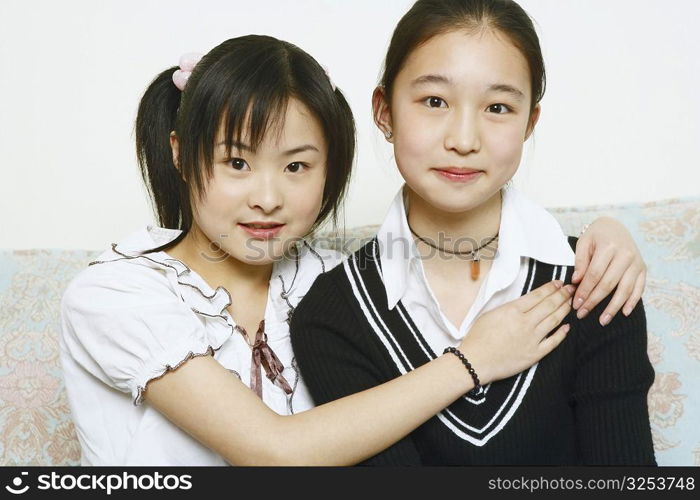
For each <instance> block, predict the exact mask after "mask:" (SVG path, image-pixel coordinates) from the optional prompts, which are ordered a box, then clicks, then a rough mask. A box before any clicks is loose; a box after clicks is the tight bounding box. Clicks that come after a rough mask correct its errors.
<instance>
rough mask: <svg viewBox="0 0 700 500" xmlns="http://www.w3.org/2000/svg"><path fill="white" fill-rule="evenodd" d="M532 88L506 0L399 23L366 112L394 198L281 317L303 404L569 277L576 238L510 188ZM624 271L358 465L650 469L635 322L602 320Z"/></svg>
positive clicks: (511, 317)
mask: <svg viewBox="0 0 700 500" xmlns="http://www.w3.org/2000/svg"><path fill="white" fill-rule="evenodd" d="M544 82H545V74H544V65H543V61H542V54H541V50H540V46H539V41H538V38H537V35H536V33H535V30H534V28H533V25H532V22H531V20H530V19H529V17H528V15H527V14H526V13H525V12H524V11H523V10H522V8H521V7H520V6H519V5H518V4H516V3H515V2H513V1H511V0H419V1H418V2H416V4H415V5H414V6H413V7H412V9H411V10H410V11H409V12H408V13H407V14H406V15H405V16H404V17H403V18H402V20H401V21H400V22H399V24H398V26H397V28H396V30H395V32H394V35H393V38H392V41H391V44H390V47H389V50H388V54H387V57H386V64H385V69H384V74H383V77H382V79H381V85H380V86H379V87H377V89H376V90H375V92H374V96H373V106H374V117H375V121H376V124H377V126H378V127H379V128H380V130H381V131H382V132H383V133H384V135H385V137H386V139H387V140H388V141H389V142H390V143H392V144H393V147H394V153H395V158H396V163H397V165H398V168H399V170H400V172H401V174H402V176H403V177H404V179H405V181H406V185H405V186H404V188H403V190H402V192H401V193H399V194H398V195H397V198H396V200H395V201H394V205H392V208H391V209H390V213H389V215H388V217H387V219H386V221H385V223H384V224H383V225H382V228H381V229H380V231H379V233H378V235H377V237H376V238H375V239H374V240H372V241H371V242H370V243H368V244H367V245H365V246H364V247H363V248H361V249H360V250H359V251H358V252H356V253H355V254H354V255H352V256H351V257H350V258H349V259H348V261H346V262H345V263H344V265H343V266H339V267H337V268H335V269H334V270H332V271H331V272H329V273H327V274H325V275H322V276H320V277H319V278H318V279H317V280H316V282H315V284H314V286H313V287H312V289H311V290H310V291H309V293H308V294H307V295H306V297H305V298H304V299H303V300H302V302H301V303H300V305H299V306H298V308H297V310H296V312H295V315H294V317H293V320H292V325H291V334H292V344H293V348H294V351H295V354H296V357H297V361H298V363H299V366H300V368H301V372H302V375H303V376H304V379H305V380H306V382H307V385H308V387H309V389H310V391H311V394H312V396H313V397H314V400H315V402H316V403H317V404H322V403H325V402H327V401H331V400H334V399H336V398H340V397H342V396H346V395H349V394H353V393H355V392H359V391H362V390H365V389H368V388H370V387H373V386H375V385H379V384H381V383H384V382H386V381H388V380H391V379H393V378H395V377H397V376H400V375H402V374H405V373H409V372H411V371H412V370H414V369H416V368H418V367H420V366H422V365H424V364H425V363H427V362H429V361H430V360H432V359H435V358H437V357H439V356H440V355H441V354H443V349H445V348H448V349H445V353H447V354H450V355H451V354H455V355H457V356H460V355H461V353H460V352H459V351H455V350H449V348H454V346H457V345H458V344H459V343H460V341H462V342H463V340H464V339H465V338H469V336H471V335H473V333H474V330H473V328H474V326H475V325H476V324H477V323H478V321H477V320H478V319H479V318H484V317H486V315H485V314H484V313H486V312H487V311H491V310H493V309H495V308H496V307H498V306H500V309H497V310H498V311H499V318H498V319H499V320H500V324H503V325H507V324H516V325H517V324H518V321H522V317H521V316H520V315H519V313H520V310H519V309H518V307H517V306H512V307H510V308H509V307H508V304H517V303H518V301H517V300H515V299H517V298H518V297H520V296H521V295H526V294H527V293H529V292H530V291H532V290H534V289H535V288H537V287H538V286H541V285H542V284H544V283H546V282H547V281H549V280H551V279H556V278H559V279H562V280H563V281H564V282H565V283H571V282H572V281H573V271H574V267H573V264H574V254H573V252H572V249H573V248H575V245H576V239H575V238H574V239H571V240H570V241H567V239H566V237H565V236H564V235H563V233H562V232H561V229H560V228H559V227H558V226H557V225H556V223H555V222H554V220H553V218H552V217H551V216H549V215H548V214H547V213H546V212H545V211H544V210H543V209H541V208H539V207H537V206H536V205H534V204H533V203H531V202H529V201H528V200H527V199H526V198H524V197H523V196H522V195H520V194H519V193H517V191H515V190H514V189H511V188H509V187H508V184H509V180H510V179H511V178H512V176H513V175H514V174H515V172H516V170H517V168H518V165H519V163H520V159H521V154H522V145H523V142H524V141H525V140H526V139H527V138H528V137H529V136H530V134H532V132H533V130H534V127H535V125H536V123H537V121H538V119H539V116H540V104H539V102H540V100H541V98H542V95H543V93H544ZM397 241H398V242H401V243H402V245H401V248H399V249H398V251H397V247H396V242H397ZM406 243H407V244H406ZM569 245H571V248H569ZM633 274H634V273H631V274H630V275H627V274H625V275H624V276H623V278H622V281H621V282H620V285H619V286H618V290H617V292H615V293H614V294H610V295H609V296H608V298H607V299H606V300H604V301H603V302H602V303H601V304H600V305H598V306H597V307H596V308H595V309H593V310H592V311H591V312H592V313H595V314H588V310H587V305H586V304H585V303H584V304H583V305H582V304H581V301H578V302H577V301H575V302H574V306H575V308H576V309H578V310H577V311H573V312H571V313H570V314H569V315H568V317H567V318H566V319H564V320H563V321H562V323H567V324H570V325H571V337H572V338H571V339H569V340H568V341H567V342H565V343H564V344H563V346H562V347H561V348H560V349H557V350H555V351H554V352H553V353H552V354H551V355H549V356H548V357H546V358H544V359H543V360H542V361H540V362H539V363H538V364H535V365H534V366H532V367H531V368H529V369H527V370H525V371H523V372H521V373H519V374H517V375H514V376H512V377H507V378H504V379H502V380H497V381H496V380H495V379H493V378H492V377H491V376H490V375H489V380H494V381H493V383H490V384H486V385H485V386H484V387H481V386H480V384H479V374H480V373H489V374H490V373H493V371H494V370H497V368H498V364H499V363H498V361H495V362H494V360H493V359H491V360H488V362H487V361H485V360H482V359H479V358H478V357H476V355H475V356H471V353H468V352H464V355H466V359H465V358H462V357H461V356H460V359H462V360H463V361H464V364H465V366H466V367H467V368H468V369H469V374H467V372H465V376H471V377H472V378H473V380H474V384H475V390H472V391H470V392H469V393H468V394H467V395H465V396H464V397H462V398H460V399H459V400H457V401H456V402H455V403H453V404H452V405H451V406H449V407H448V408H447V409H445V410H443V411H441V412H440V413H439V414H437V415H436V416H435V417H434V418H432V419H431V420H429V421H428V422H427V423H426V424H424V425H422V426H421V427H419V428H418V429H417V430H416V431H414V432H413V433H412V434H411V435H410V436H408V437H406V438H405V439H403V440H402V441H400V442H399V443H397V444H396V445H394V446H392V447H391V448H389V449H388V450H386V451H384V452H382V453H380V454H379V455H377V456H375V457H374V458H372V459H370V460H369V461H367V462H366V463H368V464H654V463H655V460H654V453H653V447H652V440H651V432H650V427H649V421H648V411H647V406H646V396H647V392H648V390H649V387H650V386H651V384H652V382H653V379H654V372H653V369H652V367H651V365H650V363H649V360H648V357H647V354H646V324H645V316H644V310H643V307H642V305H641V303H639V304H637V305H636V307H634V308H631V307H630V303H628V304H627V305H626V307H625V309H623V312H624V315H623V316H619V317H616V318H615V319H611V314H610V310H611V309H614V308H615V307H617V304H619V302H620V296H621V295H622V293H623V290H625V289H629V288H631V287H632V286H634V280H635V278H634V276H633ZM510 301H514V302H510ZM504 304H505V306H504ZM495 324H498V322H496V323H494V326H495ZM549 326H550V328H551V330H552V331H556V330H557V328H559V327H560V325H558V324H557V325H555V324H552V325H549ZM523 327H525V325H523ZM469 361H470V362H471V364H469ZM406 397H407V398H410V397H411V396H410V395H408V394H407V395H406ZM362 437H363V436H358V439H362Z"/></svg>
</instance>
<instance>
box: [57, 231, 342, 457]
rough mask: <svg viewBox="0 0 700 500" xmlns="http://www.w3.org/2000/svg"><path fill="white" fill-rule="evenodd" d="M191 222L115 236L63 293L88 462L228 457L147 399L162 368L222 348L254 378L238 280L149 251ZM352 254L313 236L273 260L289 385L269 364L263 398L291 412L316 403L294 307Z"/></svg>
mask: <svg viewBox="0 0 700 500" xmlns="http://www.w3.org/2000/svg"><path fill="white" fill-rule="evenodd" d="M179 234H180V231H179V230H172V229H164V228H160V227H154V226H147V227H146V228H145V229H143V230H141V231H138V232H136V233H135V234H133V235H131V236H129V237H128V238H126V239H125V240H123V241H121V242H120V243H118V244H113V245H112V248H111V249H110V250H107V251H106V252H104V253H103V254H102V255H100V256H99V258H98V259H97V261H95V262H92V263H91V264H90V266H89V267H88V268H87V269H85V270H83V271H82V272H81V273H80V274H78V276H77V277H76V278H75V279H74V280H73V281H72V282H71V283H70V284H69V286H68V288H67V289H66V292H65V294H64V295H63V300H62V301H61V319H62V332H61V337H60V352H61V362H62V365H63V372H64V376H65V384H66V390H67V394H68V401H69V404H70V407H71V411H72V414H73V421H74V423H75V427H76V431H77V434H78V439H79V441H80V444H81V448H82V459H81V463H82V464H83V465H226V462H225V461H224V460H223V458H222V457H221V456H219V455H218V454H216V453H214V452H213V451H211V450H210V449H208V448H206V447H205V446H203V445H202V444H200V443H199V442H198V441H197V440H195V439H194V438H192V437H191V436H189V435H188V434H187V433H185V432H184V431H182V430H180V429H179V428H178V427H177V426H175V425H174V424H172V423H171V422H170V421H169V420H168V419H166V418H165V417H164V416H163V415H161V414H160V413H159V412H158V411H156V410H155V409H153V408H152V407H150V406H149V405H148V404H141V403H142V399H143V398H142V395H143V394H142V393H143V390H144V388H145V387H146V384H147V383H148V382H149V381H150V380H153V379H155V378H158V377H160V376H162V375H163V374H164V373H166V372H167V371H168V370H171V369H175V368H177V367H178V366H179V365H180V364H182V363H183V362H185V361H186V360H188V359H190V358H192V357H193V356H200V355H208V354H213V356H214V359H216V360H217V361H218V362H219V363H221V364H222V365H223V366H224V367H225V368H227V369H228V370H230V371H231V372H232V373H234V374H235V375H236V376H238V377H239V378H240V379H241V380H242V381H243V383H244V384H246V385H247V386H249V387H250V386H251V364H252V363H251V361H252V359H251V357H252V349H251V347H250V345H249V344H248V343H247V341H246V339H245V338H244V337H243V335H241V334H240V332H239V331H238V329H237V328H236V324H235V322H234V321H233V318H232V317H231V315H230V314H229V312H228V311H227V309H226V308H227V307H228V306H229V305H230V304H231V297H230V295H229V293H228V291H226V289H225V288H223V287H219V288H217V289H216V290H214V289H212V288H211V287H210V286H209V285H208V284H207V283H206V282H205V281H204V279H203V278H202V277H201V276H199V275H198V274H197V273H196V272H194V271H193V270H191V269H189V268H188V267H187V266H186V265H185V264H183V263H182V262H181V261H179V260H176V259H172V258H170V256H169V255H168V254H167V253H166V252H154V253H147V254H145V255H138V253H139V252H140V251H143V250H148V249H152V248H156V247H159V246H161V245H163V244H165V243H167V242H170V241H172V240H174V239H175V238H176V237H177V236H178V235H179ZM341 257H342V255H341V254H340V253H338V252H335V251H331V250H325V249H316V248H312V247H310V246H309V245H308V244H306V243H304V244H302V245H300V249H299V252H298V256H297V258H296V259H285V260H282V261H277V262H275V264H274V266H273V271H272V276H271V279H270V287H269V295H268V300H267V306H266V308H265V332H266V333H267V344H268V346H269V347H270V348H271V350H272V351H273V352H274V354H275V355H276V356H277V357H278V358H279V360H280V361H281V363H282V365H283V366H284V368H283V370H282V372H281V375H282V376H283V377H284V379H285V380H286V381H287V382H288V385H287V387H286V390H285V387H283V386H284V385H285V384H280V383H279V380H278V383H277V384H274V383H273V382H271V381H270V379H268V377H267V376H266V373H265V370H263V372H262V377H261V380H262V398H263V401H264V402H265V403H266V404H267V405H268V406H269V407H270V408H272V409H273V410H274V411H276V412H277V413H279V414H291V413H298V412H300V411H304V410H307V409H309V408H311V407H312V406H313V402H312V400H311V397H310V396H309V393H308V391H307V389H306V387H305V385H304V383H303V381H302V380H301V379H300V377H299V372H298V370H297V367H296V363H295V361H294V355H293V353H292V346H291V342H290V339H289V325H288V319H289V317H290V315H291V312H292V311H293V308H294V307H296V305H297V304H298V303H299V301H300V300H301V298H302V297H303V296H304V295H305V294H306V292H307V291H308V289H309V288H310V286H311V284H312V283H313V282H314V280H315V279H316V277H317V276H318V275H319V274H320V273H321V272H324V271H327V270H330V269H331V268H333V267H334V266H335V265H336V264H338V263H339V262H340V260H341ZM233 307H235V304H234V305H233ZM255 333H256V332H250V335H251V337H252V336H253V335H255ZM290 389H291V391H290Z"/></svg>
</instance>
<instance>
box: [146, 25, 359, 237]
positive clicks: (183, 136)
mask: <svg viewBox="0 0 700 500" xmlns="http://www.w3.org/2000/svg"><path fill="white" fill-rule="evenodd" d="M177 69H178V68H177V67H172V68H168V69H167V70H165V71H163V72H162V73H161V74H159V75H158V76H157V77H156V78H155V80H153V82H151V84H150V85H149V87H148V89H146V92H145V93H144V95H143V98H142V99H141V103H140V104H139V109H138V115H137V118H136V153H137V157H138V162H139V166H140V168H141V175H142V177H143V180H144V182H145V184H146V187H147V189H148V192H149V195H150V197H151V201H152V203H153V208H154V210H155V212H156V215H157V217H158V221H159V224H160V225H161V226H163V227H166V228H169V229H180V230H182V233H181V234H180V235H179V236H178V237H177V238H176V239H175V240H173V241H171V242H169V243H167V244H166V245H163V246H161V247H158V248H156V249H153V250H150V251H160V250H164V249H166V248H169V247H171V246H173V245H175V244H176V243H178V242H179V241H181V240H182V239H183V238H184V237H185V236H186V235H187V233H188V232H189V230H190V229H191V227H192V207H191V204H190V199H191V197H192V195H197V196H201V195H202V194H203V193H204V190H205V186H206V181H207V180H208V179H210V178H211V175H212V163H213V157H214V147H215V144H214V143H215V141H216V136H217V133H218V129H219V127H220V124H225V134H226V147H227V148H228V149H229V150H230V149H231V148H232V145H233V144H234V143H236V142H241V136H242V134H243V133H244V132H247V133H248V136H247V138H246V139H247V142H249V143H250V144H248V145H249V146H250V147H251V148H252V149H253V151H255V149H256V148H257V147H258V146H259V145H260V143H261V142H262V141H263V139H264V137H265V134H266V132H267V130H268V129H269V127H271V126H274V125H275V124H276V123H278V122H279V121H280V120H283V119H284V113H285V111H286V109H287V103H288V101H289V99H290V98H295V99H298V100H299V101H300V102H302V103H303V104H304V105H305V106H306V107H307V108H308V109H309V111H310V112H311V113H312V114H313V115H314V116H315V117H316V119H317V120H318V121H319V123H320V124H321V127H322V130H323V133H324V136H325V140H326V144H327V145H328V157H327V162H326V165H327V173H326V184H325V187H324V191H323V199H322V203H321V211H320V213H319V215H318V218H317V219H316V221H315V223H314V225H313V228H312V230H313V229H315V228H317V227H318V226H319V225H321V224H322V223H323V222H324V221H325V220H327V219H328V218H329V217H331V218H332V220H333V222H336V217H337V214H338V210H339V207H340V206H341V204H342V200H343V198H344V196H345V193H346V191H347V187H348V183H349V180H350V174H351V171H352V164H353V159H354V155H355V122H354V119H353V116H352V111H351V110H350V106H349V105H348V103H347V101H346V100H345V97H344V96H343V94H342V92H340V90H337V89H334V88H333V85H332V83H331V82H330V80H329V78H328V75H327V74H326V73H325V71H324V69H323V68H322V67H321V66H320V65H319V63H318V62H317V61H316V60H315V59H314V58H313V57H311V56H310V55H309V54H307V53H306V52H304V51H303V50H301V49H300V48H298V47H296V46H295V45H292V44H291V43H288V42H285V41H282V40H278V39H276V38H273V37H269V36H259V35H248V36H242V37H238V38H232V39H230V40H226V41H225V42H223V43H222V44H220V45H219V46H217V47H215V48H214V49H212V50H211V51H210V52H209V53H208V54H206V55H205V56H204V57H203V58H202V59H201V60H200V61H199V63H197V65H196V66H195V68H194V70H193V72H192V75H191V76H190V78H189V80H188V81H187V85H186V87H185V90H184V91H182V92H180V90H179V89H178V88H177V87H176V86H175V84H174V83H173V80H172V75H173V73H174V72H175V70H177ZM249 110H250V112H248V111H249ZM172 131H174V132H175V133H176V135H177V137H178V141H179V152H178V156H179V157H178V168H176V167H175V163H174V162H173V157H172V152H171V148H170V133H171V132H172Z"/></svg>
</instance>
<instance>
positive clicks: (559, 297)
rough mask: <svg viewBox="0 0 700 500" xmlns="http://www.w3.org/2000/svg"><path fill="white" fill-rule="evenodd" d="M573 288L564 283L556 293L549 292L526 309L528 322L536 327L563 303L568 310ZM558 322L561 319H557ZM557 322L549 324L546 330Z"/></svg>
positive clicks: (552, 327) (551, 328) (550, 329)
mask: <svg viewBox="0 0 700 500" xmlns="http://www.w3.org/2000/svg"><path fill="white" fill-rule="evenodd" d="M575 289H576V287H575V286H574V285H566V286H565V287H563V288H561V289H559V290H557V292H556V293H553V294H550V295H549V296H548V297H546V298H545V299H544V300H542V301H541V302H540V303H539V304H537V305H536V306H535V307H533V308H532V309H530V310H529V311H527V312H526V313H525V315H526V317H527V320H528V324H530V325H532V326H535V327H536V326H537V325H539V324H540V323H542V322H543V321H545V320H546V319H547V317H549V316H550V315H552V314H554V313H555V312H556V311H557V310H558V309H559V308H560V307H562V306H563V305H565V306H566V307H567V308H569V310H570V309H571V296H572V295H573V294H574V290H575ZM567 312H568V311H567ZM559 322H561V320H559ZM559 322H557V323H554V324H553V325H551V326H550V328H549V330H547V332H550V331H552V330H553V329H554V327H556V326H557V325H558V324H559ZM545 333H546V332H545Z"/></svg>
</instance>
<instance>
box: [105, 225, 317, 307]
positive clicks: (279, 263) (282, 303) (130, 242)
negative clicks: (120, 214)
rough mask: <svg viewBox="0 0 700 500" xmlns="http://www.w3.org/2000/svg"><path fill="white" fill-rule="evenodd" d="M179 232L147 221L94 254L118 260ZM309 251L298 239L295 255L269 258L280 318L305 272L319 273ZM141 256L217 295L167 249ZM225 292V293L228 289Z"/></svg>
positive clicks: (206, 291)
mask: <svg viewBox="0 0 700 500" xmlns="http://www.w3.org/2000/svg"><path fill="white" fill-rule="evenodd" d="M181 233H182V231H181V230H179V229H168V228H164V227H158V226H156V225H151V224H149V225H147V226H146V227H145V228H142V229H141V230H139V231H137V232H135V233H133V234H131V235H129V236H127V237H126V238H124V239H122V240H121V241H120V242H119V243H115V244H113V245H112V250H108V251H107V252H105V253H104V254H103V255H102V256H100V258H98V260H100V261H112V260H122V259H124V257H125V256H127V257H137V256H139V255H140V254H141V252H143V251H146V250H151V249H154V248H158V247H160V246H162V245H165V244H166V243H170V242H171V241H173V240H174V239H175V238H177V237H178V236H179V235H180V234H181ZM309 252H310V249H309V246H308V245H307V244H305V243H304V242H302V243H301V244H299V246H298V253H297V255H296V256H295V257H292V258H286V257H285V258H282V259H277V260H275V261H274V262H273V265H272V274H271V276H270V292H269V294H270V297H271V298H272V303H273V304H274V306H275V310H276V312H277V313H278V315H281V316H280V319H281V320H286V319H287V318H286V314H287V310H288V308H289V304H290V303H294V304H296V302H298V297H297V296H296V295H293V294H295V293H296V294H297V295H298V293H299V290H304V289H305V287H304V285H305V283H304V277H305V273H313V272H315V274H313V276H316V275H317V274H319V273H320V270H321V264H320V263H318V262H317V260H318V259H308V258H305V257H306V256H307V254H308V253H309ZM145 256H146V257H148V259H146V260H143V259H141V260H139V259H137V261H138V262H140V263H144V262H146V263H151V264H156V265H160V266H163V267H166V268H170V269H173V270H175V272H176V273H177V276H178V279H185V278H187V279H193V280H195V281H196V283H194V282H193V284H196V286H197V288H198V289H199V288H201V289H202V290H204V293H203V295H217V296H218V295H219V293H218V290H219V289H217V290H216V291H215V290H214V289H212V288H211V286H210V285H209V284H208V283H207V282H206V281H204V279H203V278H201V277H200V276H199V275H198V274H196V273H192V272H191V271H190V269H189V267H188V266H187V265H186V264H185V263H183V262H182V261H180V260H178V259H173V258H171V257H170V256H169V255H168V254H167V252H165V251H160V252H151V253H147V254H145ZM313 264H315V266H316V267H318V270H316V269H315V267H314V268H313V269H311V268H310V266H311V265H313ZM307 268H309V269H307ZM221 290H223V289H221ZM225 295H226V296H228V293H226V294H225ZM292 297H294V300H293V302H292V301H291V299H292ZM222 301H224V299H223V298H222V300H221V301H220V302H222ZM229 301H230V298H229ZM282 316H284V317H282Z"/></svg>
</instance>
